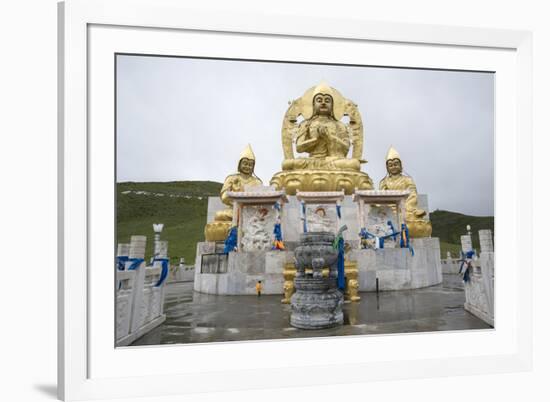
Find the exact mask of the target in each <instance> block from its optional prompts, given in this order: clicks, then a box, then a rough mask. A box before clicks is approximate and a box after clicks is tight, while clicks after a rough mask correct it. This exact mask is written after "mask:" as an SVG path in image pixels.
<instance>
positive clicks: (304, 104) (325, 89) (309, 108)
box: [297, 82, 346, 120]
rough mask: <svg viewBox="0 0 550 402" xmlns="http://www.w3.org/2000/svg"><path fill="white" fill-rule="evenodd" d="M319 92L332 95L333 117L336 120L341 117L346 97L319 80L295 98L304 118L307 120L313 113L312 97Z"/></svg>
mask: <svg viewBox="0 0 550 402" xmlns="http://www.w3.org/2000/svg"><path fill="white" fill-rule="evenodd" d="M319 93H321V94H326V95H330V96H332V101H333V111H334V117H335V118H336V120H340V119H342V117H343V116H344V110H345V104H346V98H344V97H343V96H342V94H341V93H340V92H338V91H337V90H336V89H334V88H332V87H331V86H329V85H328V84H327V83H326V82H321V83H320V84H319V85H317V86H314V87H311V88H309V89H308V90H307V91H306V92H305V93H304V95H303V96H302V97H301V98H300V99H298V100H297V101H298V102H299V107H300V110H301V111H302V116H303V117H304V119H306V120H307V119H309V118H311V116H312V115H313V97H314V96H315V95H317V94H319Z"/></svg>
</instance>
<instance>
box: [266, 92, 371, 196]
mask: <svg viewBox="0 0 550 402" xmlns="http://www.w3.org/2000/svg"><path fill="white" fill-rule="evenodd" d="M344 116H347V117H348V118H349V123H347V124H346V123H344V122H343V121H342V118H343V117H344ZM300 117H301V118H302V120H301V121H300V122H299V118H300ZM282 142H283V152H284V157H285V159H284V161H283V163H282V168H283V171H282V172H279V173H277V174H275V176H273V178H272V179H271V182H270V184H272V185H275V187H276V188H277V189H285V190H286V192H287V194H290V195H294V194H296V191H297V190H301V191H338V190H342V189H343V190H344V191H345V193H346V194H352V193H353V191H354V189H355V188H359V189H362V190H368V189H372V188H373V187H372V180H371V179H370V177H369V176H368V175H367V174H366V173H364V172H361V170H360V169H361V164H362V163H366V161H365V160H363V159H361V155H362V152H363V123H362V121H361V116H360V114H359V111H358V109H357V105H355V104H354V103H353V102H352V101H350V100H348V99H346V98H344V97H343V96H342V95H341V94H340V93H339V92H338V91H337V90H336V89H334V88H331V87H329V86H328V85H326V84H324V83H322V84H320V85H318V86H316V87H313V88H310V89H308V90H307V91H306V93H305V94H304V95H303V96H302V97H301V98H299V99H297V100H294V101H293V102H291V103H290V106H289V108H288V110H287V112H286V114H285V117H284V120H283V128H282ZM294 147H295V148H296V152H298V153H307V154H308V156H307V157H296V156H295V155H294ZM350 150H351V157H348V154H349V153H350Z"/></svg>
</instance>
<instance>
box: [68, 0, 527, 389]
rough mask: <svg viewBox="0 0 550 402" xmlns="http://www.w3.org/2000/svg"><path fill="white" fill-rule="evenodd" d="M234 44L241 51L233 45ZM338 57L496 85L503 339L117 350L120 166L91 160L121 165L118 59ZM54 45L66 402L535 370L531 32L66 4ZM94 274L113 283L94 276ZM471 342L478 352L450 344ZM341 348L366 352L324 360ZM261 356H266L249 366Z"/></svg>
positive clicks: (141, 4) (455, 336) (440, 337)
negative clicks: (472, 72) (114, 260)
mask: <svg viewBox="0 0 550 402" xmlns="http://www.w3.org/2000/svg"><path fill="white" fill-rule="evenodd" d="M129 10H131V12H129ZM159 39H162V40H159ZM190 39H192V40H190ZM212 39H214V40H212ZM300 41H307V42H308V47H309V48H310V49H309V50H308V52H309V53H308V52H306V53H307V54H306V53H303V52H297V51H295V49H294V46H296V45H292V46H288V45H291V44H292V43H297V42H298V43H299V42H300ZM212 42H216V44H215V46H217V47H211V46H214V45H213V44H212ZM220 42H224V43H225V44H226V46H223V43H222V44H220ZM237 42H238V44H239V46H227V44H228V43H229V44H230V43H235V44H236V43H237ZM267 43H270V45H271V46H265V45H266V44H267ZM335 44H337V46H338V47H339V48H345V49H346V50H347V49H358V47H359V48H361V49H368V50H369V55H368V57H372V60H371V61H372V62H373V63H371V64H375V65H388V66H404V65H407V66H408V67H420V68H449V69H465V70H468V69H476V68H477V69H481V70H492V71H495V72H496V80H495V87H496V95H495V99H496V102H495V104H496V114H495V123H496V124H495V127H496V134H495V138H496V143H495V145H496V146H495V161H496V162H495V165H496V166H495V183H496V193H495V199H496V209H495V211H496V212H495V239H496V245H495V249H496V250H497V253H498V250H499V249H500V250H507V257H506V258H501V257H500V256H499V255H498V254H497V260H496V261H497V262H496V264H497V274H496V282H495V298H496V303H495V304H496V306H497V308H496V312H495V314H496V319H495V322H496V323H497V325H496V327H495V330H494V331H468V332H457V333H453V332H451V333H431V334H414V335H392V336H372V337H371V336H365V337H342V338H338V339H318V340H317V339H316V340H303V339H302V340H291V341H263V342H243V343H232V344H209V345H178V346H158V347H145V348H124V349H115V348H114V341H113V333H114V332H113V325H114V324H113V323H114V320H113V318H112V317H113V311H114V308H113V304H114V298H109V297H99V295H101V294H102V293H101V292H102V291H104V289H105V288H104V286H107V289H108V287H112V282H111V281H110V278H111V276H112V264H111V263H109V261H110V260H109V258H111V257H112V248H113V244H114V243H113V238H111V237H109V236H107V235H105V236H100V235H99V233H105V232H103V231H101V230H96V229H97V228H99V229H101V228H102V227H103V226H105V227H108V225H109V222H110V224H111V225H112V224H113V223H112V222H113V216H112V210H113V208H112V202H113V199H114V198H112V197H111V193H112V192H113V189H112V187H113V186H112V178H113V176H110V175H111V167H109V164H108V163H103V164H98V163H97V162H98V161H102V160H103V161H105V160H108V158H111V157H112V156H113V155H112V152H111V151H112V146H113V145H112V144H113V142H114V141H113V135H114V125H113V124H112V120H113V116H112V113H113V110H114V108H112V105H113V99H112V97H113V90H112V89H113V86H112V82H113V79H114V78H113V71H114V70H113V69H110V70H109V68H110V67H111V65H110V64H109V63H112V59H114V58H113V57H112V56H113V54H114V53H116V52H129V53H131V52H138V53H139V52H145V53H149V54H151V53H152V52H153V54H173V53H174V52H175V53H177V52H180V53H181V52H185V51H187V52H189V51H191V50H190V49H192V51H193V53H194V55H197V54H199V53H200V55H206V56H207V55H210V56H220V55H221V54H223V55H227V56H228V57H237V56H239V57H242V54H241V52H249V53H248V56H245V57H254V58H260V59H261V58H265V57H268V55H269V57H270V59H273V56H274V55H275V54H276V55H278V56H276V57H279V59H281V60H289V59H288V58H287V57H289V58H292V59H293V60H306V59H307V60H311V58H312V57H313V58H315V59H317V60H319V59H320V58H325V57H329V56H327V55H325V54H324V53H322V52H319V50H315V49H316V47H318V48H321V47H322V48H323V49H329V48H331V46H335ZM59 45H60V46H59V48H60V53H59V77H60V80H59V83H60V84H59V85H60V88H59V104H60V108H59V110H60V119H59V183H60V186H59V212H60V214H59V220H60V221H59V244H60V251H59V320H58V323H59V328H58V334H59V351H58V353H59V360H58V369H59V373H58V392H59V397H60V398H62V399H64V400H77V399H95V398H121V397H147V396H162V395H172V394H184V393H196V392H206V391H231V390H240V389H259V388H269V387H279V386H286V387H289V386H290V387H291V386H302V385H321V384H334V383H345V382H361V381H373V380H381V379H401V378H423V377H432V376H442V375H445V376H449V375H457V374H462V373H464V372H468V373H470V374H476V373H479V374H481V373H501V372H511V371H521V370H529V369H530V367H531V364H532V363H531V362H532V333H531V327H532V322H531V299H530V294H531V278H532V276H531V275H532V256H531V248H530V244H531V240H532V235H531V233H532V211H531V203H532V199H531V194H532V184H531V174H532V172H531V165H530V160H531V145H532V138H531V136H532V134H531V124H532V123H531V110H532V105H531V93H532V84H531V80H532V76H531V59H532V36H531V33H529V32H524V31H508V30H494V29H477V28H462V27H444V26H431V25H413V24H400V23H390V22H387V23H381V22H370V21H362V20H351V19H350V20H325V19H319V18H313V17H295V16H294V17H293V16H280V15H251V14H240V13H228V12H219V13H211V12H209V11H207V10H204V9H203V10H201V9H200V8H193V9H189V8H185V7H183V6H182V3H181V2H177V1H162V2H158V1H156V2H155V1H135V2H131V3H129V2H125V1H113V0H110V1H107V0H97V1H89V0H71V1H66V2H64V3H60V5H59ZM241 45H242V46H241ZM161 46H162V47H163V48H162V49H161V51H160V52H158V50H157V53H154V52H155V49H160V47H161ZM185 46H190V48H185ZM296 48H297V47H296ZM182 49H186V50H182ZM316 51H317V53H315V52H316ZM284 52H287V53H284ZM237 53H239V54H237ZM243 54H244V53H243ZM285 55H286V57H285ZM348 56H349V53H346V52H345V51H342V52H340V53H339V54H338V55H337V56H331V57H337V58H338V61H339V62H341V63H347V62H351V61H350V59H349V57H351V56H349V57H348ZM365 57H367V56H365ZM300 58H302V59H300ZM376 58H377V59H376ZM110 59H111V61H109V60H110ZM331 60H333V59H331ZM377 60H378V62H377ZM363 62H364V61H363ZM380 63H381V64H380ZM404 63H406V64H404ZM109 99H110V100H109ZM109 144H111V145H109ZM109 147H111V148H109ZM113 160H114V159H113ZM504 161H506V163H504ZM109 177H111V181H106V180H105V178H109ZM505 186H507V187H505ZM109 187H110V190H109ZM506 194H508V197H506V198H504V196H503V195H506ZM510 194H511V196H510ZM109 211H111V212H109ZM505 214H506V216H504V215H505ZM504 222H506V227H504V225H503V223H504ZM505 233H506V235H505ZM519 233H521V241H519ZM520 255H521V266H520V260H519V256H520ZM98 262H99V264H103V265H104V266H105V268H104V270H102V269H99V268H97V267H100V265H98ZM94 267H95V268H96V269H94ZM520 270H521V275H519V274H518V272H519V271H520ZM500 273H503V274H502V275H499V274H500ZM110 275H111V276H110ZM106 278H108V284H106V283H105V279H106ZM103 294H104V293H103ZM499 306H502V307H499ZM109 311H110V313H109ZM109 314H110V315H109ZM461 344H462V345H468V347H456V345H461ZM428 345H429V346H430V348H429V349H425V347H426V346H428ZM452 345H454V347H452ZM335 347H338V348H339V350H343V351H347V352H353V351H355V352H357V351H360V353H347V354H346V356H331V355H329V354H321V355H318V354H316V353H315V351H316V350H318V349H319V348H323V349H324V350H326V348H335ZM259 354H261V355H262V356H263V359H261V360H258V359H254V358H253V357H254V356H257V355H259ZM289 356H295V358H294V359H289V358H288V357H289ZM216 359H217V360H216ZM181 362H185V363H181ZM213 362H214V363H213ZM327 369H330V372H331V375H330V376H327V375H326V370H327ZM121 373H124V374H123V375H121ZM160 379H162V381H159V380H160Z"/></svg>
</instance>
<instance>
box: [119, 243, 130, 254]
mask: <svg viewBox="0 0 550 402" xmlns="http://www.w3.org/2000/svg"><path fill="white" fill-rule="evenodd" d="M129 253H130V245H129V244H128V243H119V244H118V245H117V251H116V256H117V257H128V255H129Z"/></svg>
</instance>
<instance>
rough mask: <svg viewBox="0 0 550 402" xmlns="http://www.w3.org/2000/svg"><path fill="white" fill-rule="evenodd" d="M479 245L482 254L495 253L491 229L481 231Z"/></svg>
mask: <svg viewBox="0 0 550 402" xmlns="http://www.w3.org/2000/svg"><path fill="white" fill-rule="evenodd" d="M479 244H480V246H481V252H482V253H489V252H493V251H494V249H493V236H492V233H491V230H490V229H484V230H480V231H479Z"/></svg>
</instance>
